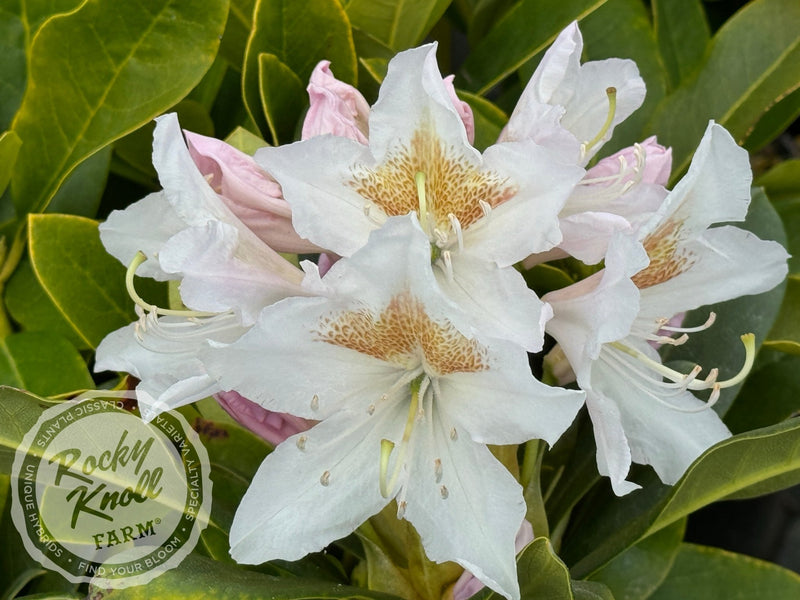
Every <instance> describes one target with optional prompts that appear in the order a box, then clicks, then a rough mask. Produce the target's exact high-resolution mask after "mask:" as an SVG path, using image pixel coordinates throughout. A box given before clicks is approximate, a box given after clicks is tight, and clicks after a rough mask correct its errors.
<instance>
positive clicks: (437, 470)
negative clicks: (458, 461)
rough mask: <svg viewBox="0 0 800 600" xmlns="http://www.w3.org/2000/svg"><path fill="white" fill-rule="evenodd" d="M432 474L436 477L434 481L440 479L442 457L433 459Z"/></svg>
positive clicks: (437, 481)
mask: <svg viewBox="0 0 800 600" xmlns="http://www.w3.org/2000/svg"><path fill="white" fill-rule="evenodd" d="M433 474H434V476H435V477H436V483H439V482H440V481H441V480H442V459H441V458H437V459H436V460H434V461H433Z"/></svg>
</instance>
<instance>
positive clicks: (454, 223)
mask: <svg viewBox="0 0 800 600" xmlns="http://www.w3.org/2000/svg"><path fill="white" fill-rule="evenodd" d="M447 218H448V219H449V220H450V227H452V228H453V233H455V234H456V239H457V240H458V249H459V250H463V249H464V236H463V234H462V233H461V223H459V221H458V217H456V216H455V215H454V214H453V213H449V214H448V215H447Z"/></svg>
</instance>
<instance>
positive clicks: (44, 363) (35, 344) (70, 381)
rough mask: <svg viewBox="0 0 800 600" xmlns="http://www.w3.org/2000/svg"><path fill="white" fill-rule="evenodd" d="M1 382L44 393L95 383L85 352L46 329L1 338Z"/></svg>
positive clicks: (42, 394) (75, 390)
mask: <svg viewBox="0 0 800 600" xmlns="http://www.w3.org/2000/svg"><path fill="white" fill-rule="evenodd" d="M0 384H2V385H10V386H13V387H17V388H22V389H26V390H29V391H31V392H33V393H34V394H38V395H40V396H55V395H58V394H65V393H69V392H77V391H83V390H87V389H90V388H93V387H94V382H93V381H92V377H91V376H90V375H89V371H88V370H87V369H86V363H85V362H84V360H83V358H81V355H80V354H79V353H78V351H77V350H76V349H75V346H73V345H72V344H70V343H69V342H68V341H67V340H66V339H64V338H63V337H61V336H59V335H56V334H53V333H49V332H43V331H36V332H23V333H12V334H11V335H9V336H6V337H4V338H0Z"/></svg>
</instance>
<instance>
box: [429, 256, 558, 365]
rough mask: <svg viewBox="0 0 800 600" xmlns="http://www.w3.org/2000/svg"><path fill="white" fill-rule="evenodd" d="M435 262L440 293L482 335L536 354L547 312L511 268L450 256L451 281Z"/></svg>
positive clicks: (540, 347)
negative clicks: (460, 310) (466, 316)
mask: <svg viewBox="0 0 800 600" xmlns="http://www.w3.org/2000/svg"><path fill="white" fill-rule="evenodd" d="M441 263H442V260H441V259H440V260H439V261H438V262H437V269H436V271H435V273H436V280H437V281H438V283H439V286H440V287H441V289H442V291H443V292H444V293H445V295H447V296H448V297H449V298H450V299H451V300H452V301H453V302H454V303H455V304H457V305H458V306H459V307H460V308H461V309H462V310H464V311H466V312H467V313H469V314H470V316H471V317H472V318H473V320H474V323H475V324H476V325H477V327H478V328H479V331H480V332H481V334H482V335H485V336H489V337H495V338H500V339H505V340H511V341H513V342H515V343H517V344H519V345H520V346H522V347H523V348H525V349H526V350H529V351H531V352H538V351H540V350H541V349H542V344H543V342H544V322H545V321H546V318H543V317H549V316H550V313H549V309H547V310H546V309H545V306H544V304H543V303H542V301H541V300H539V298H538V297H537V296H536V294H535V292H533V290H531V289H529V288H528V286H527V284H526V283H525V280H524V279H523V277H522V275H520V274H519V272H518V271H517V270H516V269H514V268H513V267H505V268H503V269H501V268H499V267H497V266H496V265H495V264H494V263H490V262H487V261H485V260H481V259H480V258H477V257H475V256H473V255H472V254H469V253H466V252H456V253H454V254H453V255H452V270H453V277H452V279H451V278H450V277H449V276H448V274H447V273H446V272H445V271H444V266H443V265H442V264H441Z"/></svg>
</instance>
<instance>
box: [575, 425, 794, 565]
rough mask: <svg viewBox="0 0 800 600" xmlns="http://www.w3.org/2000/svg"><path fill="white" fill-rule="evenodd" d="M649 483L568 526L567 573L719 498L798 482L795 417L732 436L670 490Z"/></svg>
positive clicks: (595, 506)
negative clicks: (571, 531)
mask: <svg viewBox="0 0 800 600" xmlns="http://www.w3.org/2000/svg"><path fill="white" fill-rule="evenodd" d="M652 479H654V478H651V481H649V482H648V483H647V485H646V487H645V488H644V489H642V490H639V491H636V492H633V493H632V494H629V495H628V496H625V497H622V498H616V497H612V495H611V494H610V493H609V496H607V498H608V501H601V499H600V498H598V497H594V498H593V502H592V506H591V511H590V512H591V514H588V513H587V514H586V515H585V518H586V519H589V520H590V524H589V523H585V522H584V523H583V524H581V522H580V521H577V522H574V523H573V524H572V525H573V526H574V527H576V528H578V529H576V530H575V531H576V534H575V535H574V536H573V537H572V539H570V540H569V548H568V549H567V548H566V547H565V548H564V550H565V554H564V558H565V559H567V560H569V561H570V562H572V561H574V564H573V566H572V573H573V576H575V577H584V576H586V575H589V574H591V573H593V572H594V571H597V570H598V569H599V568H600V567H602V566H603V565H604V564H606V563H608V562H609V561H610V560H611V559H613V558H614V557H615V556H618V555H619V554H620V553H622V552H623V551H624V550H625V549H627V548H629V547H630V546H632V545H633V544H635V543H637V542H638V541H640V540H642V539H643V538H645V537H647V536H648V535H652V534H654V533H655V532H657V531H659V530H661V529H663V528H665V527H667V526H669V525H671V524H673V523H675V522H676V521H679V520H680V519H683V517H685V516H687V515H688V514H690V513H691V512H694V511H695V510H697V509H699V508H701V507H703V506H706V505H708V504H711V503H712V502H716V501H717V500H722V499H729V500H730V499H735V498H749V497H753V496H757V495H761V494H766V493H769V492H773V491H776V490H779V489H783V488H786V487H789V486H791V485H794V484H796V483H797V482H799V481H800V419H791V420H790V421H786V422H784V423H779V424H777V425H773V426H771V427H765V428H763V429H758V430H756V431H750V432H747V433H743V434H739V435H736V436H734V437H732V438H729V439H727V440H724V441H722V442H720V443H718V444H717V445H716V446H714V447H712V448H710V449H709V450H707V451H706V452H705V453H704V454H703V455H702V456H701V457H700V458H698V459H697V460H696V461H695V462H694V463H693V464H692V466H691V467H689V469H688V470H687V472H686V473H685V474H684V476H683V477H682V478H681V480H680V481H678V483H676V484H675V485H674V486H672V487H670V486H666V485H659V484H658V483H657V482H656V481H652Z"/></svg>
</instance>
